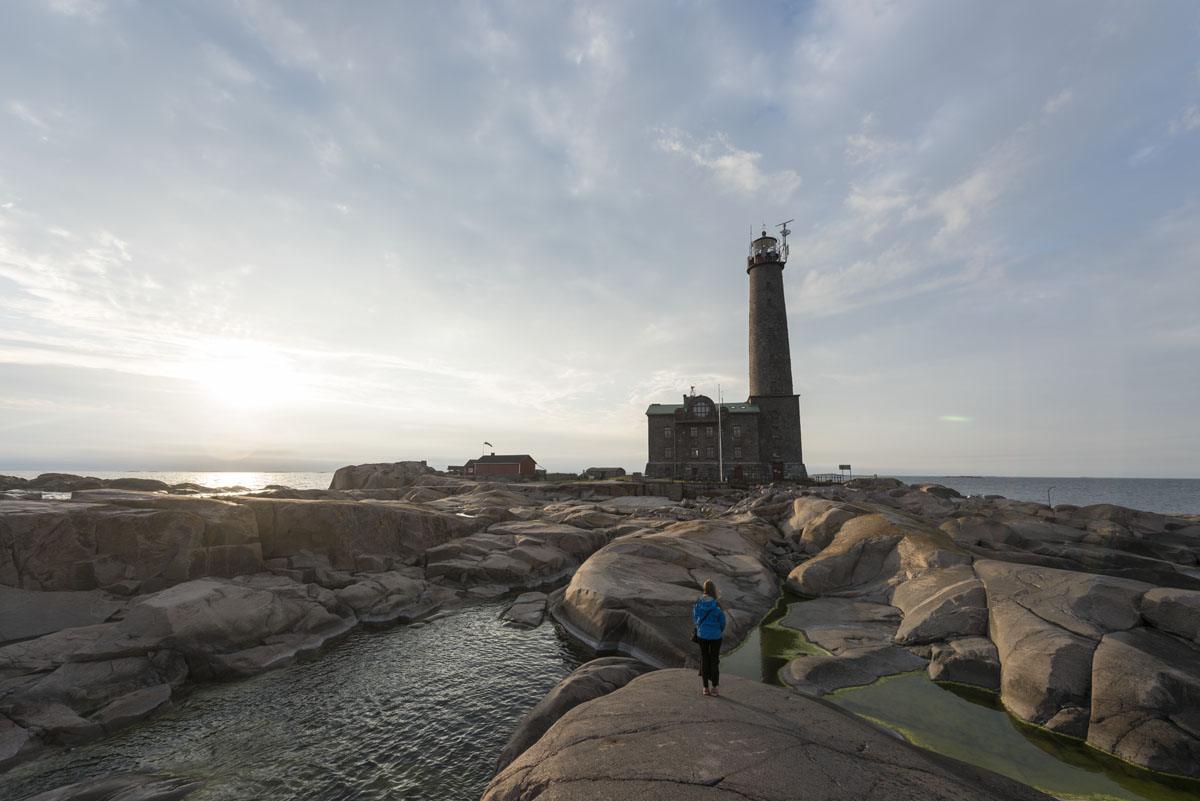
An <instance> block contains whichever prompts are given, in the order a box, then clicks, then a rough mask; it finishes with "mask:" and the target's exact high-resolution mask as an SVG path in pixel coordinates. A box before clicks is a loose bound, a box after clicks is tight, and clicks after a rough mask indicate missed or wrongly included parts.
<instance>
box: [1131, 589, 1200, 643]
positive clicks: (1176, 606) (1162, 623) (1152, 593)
mask: <svg viewBox="0 0 1200 801" xmlns="http://www.w3.org/2000/svg"><path fill="white" fill-rule="evenodd" d="M1142 617H1143V618H1144V619H1145V620H1146V622H1147V623H1149V624H1150V625H1151V626H1154V628H1156V629H1161V630H1163V631H1166V632H1170V633H1171V634H1174V635H1177V636H1179V637H1182V638H1183V639H1185V640H1191V641H1192V642H1194V643H1196V644H1198V645H1200V592H1197V591H1195V590H1177V589H1173V588H1169V587H1155V588H1154V589H1152V590H1148V591H1147V592H1146V594H1145V595H1143V596H1142Z"/></svg>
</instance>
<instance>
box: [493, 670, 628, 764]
mask: <svg viewBox="0 0 1200 801" xmlns="http://www.w3.org/2000/svg"><path fill="white" fill-rule="evenodd" d="M649 670H651V668H650V666H648V665H646V664H644V663H642V662H639V661H638V660H636V659H628V658H626V657H620V656H607V657H601V658H600V659H593V660H592V661H590V662H586V663H584V664H583V665H580V666H579V667H578V668H576V669H575V670H574V671H572V672H571V673H570V674H569V675H568V676H567V677H566V678H564V679H563V680H562V681H560V682H559V683H558V684H556V685H554V689H552V690H551V691H550V692H549V693H547V694H546V696H545V697H544V698H542V700H540V701H538V703H537V704H536V705H535V706H534V707H533V709H531V710H529V711H528V712H526V713H525V715H524V717H522V718H521V720H520V721H519V722H518V723H517V728H516V729H515V730H514V731H513V733H512V736H511V737H509V738H508V743H507V744H506V745H505V746H504V750H503V751H501V752H500V758H499V759H498V760H496V772H497V773H499V772H500V771H502V770H504V769H505V768H506V767H508V765H509V764H510V763H512V761H513V760H514V759H516V758H517V757H519V756H520V755H521V754H522V753H524V752H525V750H526V749H527V748H529V747H530V746H531V745H533V744H534V743H535V742H537V741H538V740H539V739H540V738H541V736H542V735H543V734H545V733H546V731H547V730H549V728H550V727H551V726H553V725H554V723H555V722H556V721H557V720H558V719H559V718H561V717H562V716H563V715H565V714H566V713H567V712H568V711H570V710H572V709H574V708H575V707H577V706H579V705H580V704H582V703H584V702H586V701H590V700H592V699H593V698H599V697H600V696H602V695H607V694H608V693H610V692H612V691H614V690H617V689H620V688H621V687H624V686H625V685H626V684H628V683H629V682H631V681H633V680H634V679H635V678H637V677H638V676H640V675H642V674H643V673H646V672H647V671H649Z"/></svg>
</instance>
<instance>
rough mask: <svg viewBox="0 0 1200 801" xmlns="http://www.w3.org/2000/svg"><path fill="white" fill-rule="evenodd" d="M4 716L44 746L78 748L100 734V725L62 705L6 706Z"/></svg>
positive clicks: (23, 704)
mask: <svg viewBox="0 0 1200 801" xmlns="http://www.w3.org/2000/svg"><path fill="white" fill-rule="evenodd" d="M5 713H6V714H7V715H8V717H9V718H11V719H12V720H13V722H15V723H18V724H20V725H21V726H24V727H25V728H26V729H28V730H30V731H31V732H33V733H35V734H37V735H38V736H40V737H41V738H42V740H43V741H45V742H50V743H55V744H59V745H78V744H80V743H84V742H87V741H88V740H94V739H95V738H96V737H99V736H100V734H101V729H100V725H99V724H98V723H96V722H95V721H91V720H86V719H85V718H82V717H80V716H79V715H77V714H76V713H75V710H73V709H71V708H70V707H69V706H67V705H65V704H59V703H53V702H50V703H20V704H13V705H10V706H7V708H6V709H5Z"/></svg>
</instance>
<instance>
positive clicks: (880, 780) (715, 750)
mask: <svg viewBox="0 0 1200 801" xmlns="http://www.w3.org/2000/svg"><path fill="white" fill-rule="evenodd" d="M721 689H722V697H721V698H706V697H704V696H701V695H700V694H699V692H698V688H697V684H696V675H695V672H694V671H690V670H661V671H655V672H652V673H648V674H646V675H644V676H640V677H638V678H636V679H634V680H633V681H631V682H629V684H627V685H625V686H624V687H622V688H621V689H618V690H616V691H614V692H611V693H609V694H607V695H604V696H601V697H600V698H597V699H595V700H592V701H590V702H588V703H585V704H582V705H580V706H577V707H575V708H574V709H572V710H570V711H569V712H567V714H566V715H564V716H563V717H562V718H560V719H559V721H558V722H557V723H556V724H555V725H554V726H553V727H551V728H550V729H549V731H547V732H546V734H545V735H543V736H542V738H541V739H540V740H538V741H537V742H536V743H535V744H534V745H532V746H531V747H530V748H528V749H527V750H525V751H524V753H522V754H521V755H520V756H519V757H517V758H516V760H514V761H513V762H512V763H511V764H510V765H508V767H506V768H505V769H504V770H503V771H501V772H500V773H499V774H498V775H497V776H496V777H495V778H494V779H493V780H492V782H491V784H490V785H488V788H487V789H486V790H485V791H484V794H483V801H533V799H537V801H584V799H587V800H588V801H619V800H620V801H623V800H624V799H630V800H631V801H632V800H633V799H655V801H709V800H710V799H712V800H713V801H716V800H717V799H730V798H752V799H755V800H756V801H784V800H785V799H786V800H787V801H794V799H797V798H803V799H805V801H832V800H833V799H854V801H910V800H911V801H951V799H953V801H961V799H964V798H971V799H978V800H979V801H1001V799H1003V800H1004V801H1034V799H1038V800H1039V801H1045V800H1046V799H1048V798H1049V797H1048V796H1046V795H1043V794H1042V793H1039V792H1038V791H1036V790H1033V789H1031V788H1029V787H1026V786H1024V785H1022V784H1019V783H1017V782H1014V781H1012V780H1011V779H1006V778H1003V777H1000V776H997V775H996V774H993V773H990V772H988V771H985V770H982V769H979V768H975V767H971V766H968V765H965V764H963V763H960V762H956V761H955V760H952V759H949V758H946V757H941V756H938V755H936V754H932V753H930V752H926V751H921V750H920V749H917V748H915V747H913V746H911V745H909V744H907V743H905V742H904V741H903V740H900V739H898V738H896V737H894V736H892V735H890V734H888V733H885V732H883V731H882V730H880V729H878V728H875V727H874V726H872V725H871V724H869V723H866V722H864V721H862V720H859V719H858V718H856V717H854V716H852V715H850V714H848V713H846V712H843V711H842V710H839V709H837V708H835V707H833V706H832V705H830V704H826V703H823V702H821V701H818V700H815V699H809V698H805V697H803V696H800V695H797V694H795V693H790V692H787V691H785V690H781V689H778V688H774V687H769V686H766V685H763V684H760V683H758V682H752V681H748V680H744V679H738V678H736V677H731V678H730V679H728V680H727V681H723V682H722V683H721Z"/></svg>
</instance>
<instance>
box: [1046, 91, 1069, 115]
mask: <svg viewBox="0 0 1200 801" xmlns="http://www.w3.org/2000/svg"><path fill="white" fill-rule="evenodd" d="M1073 97H1074V94H1073V93H1072V92H1071V90H1070V89H1063V90H1061V91H1059V92H1058V93H1057V94H1055V95H1054V96H1052V97H1050V98H1049V99H1047V100H1046V103H1045V105H1043V106H1042V111H1043V112H1045V113H1046V114H1057V113H1058V112H1060V111H1062V110H1063V109H1064V108H1066V107H1067V106H1068V105H1070V103H1071V100H1072V99H1073Z"/></svg>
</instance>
